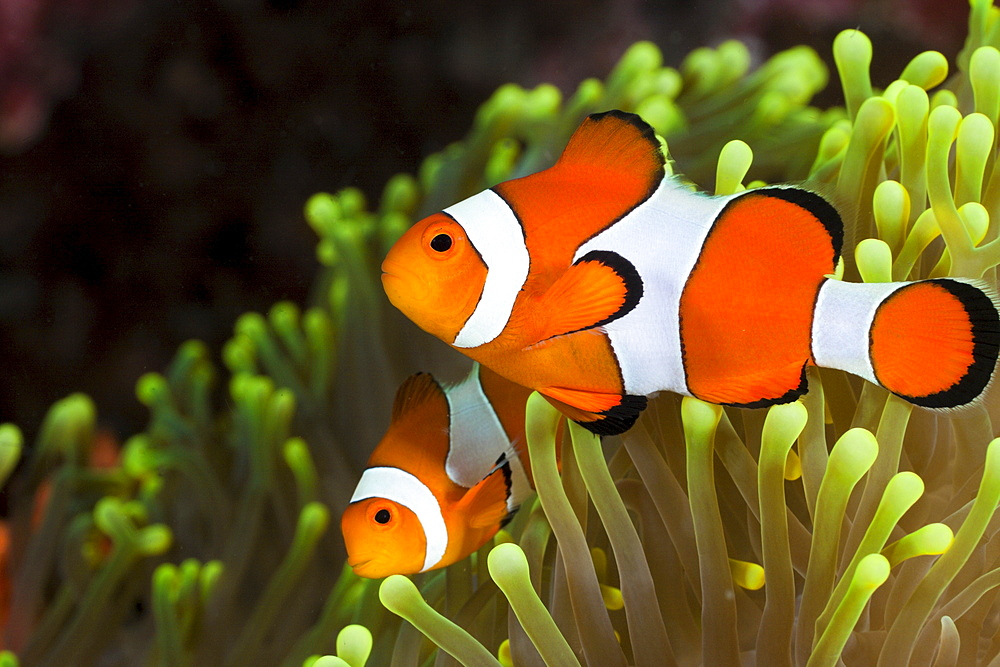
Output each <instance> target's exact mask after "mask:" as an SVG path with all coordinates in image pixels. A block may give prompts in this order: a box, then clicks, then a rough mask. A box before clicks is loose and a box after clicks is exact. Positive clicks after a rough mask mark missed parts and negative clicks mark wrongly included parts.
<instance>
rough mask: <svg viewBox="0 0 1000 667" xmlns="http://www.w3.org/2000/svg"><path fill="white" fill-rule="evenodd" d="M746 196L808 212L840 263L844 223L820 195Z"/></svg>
mask: <svg viewBox="0 0 1000 667" xmlns="http://www.w3.org/2000/svg"><path fill="white" fill-rule="evenodd" d="M746 194H748V195H749V194H759V195H765V196H767V197H774V198H775V199H783V200H785V201H787V202H790V203H792V204H795V205H796V206H799V207H801V208H804V209H805V210H807V211H809V212H810V213H811V214H812V216H813V217H814V218H816V219H817V220H819V222H820V224H822V225H823V227H825V228H826V231H827V233H828V234H829V235H830V242H831V243H832V244H833V264H834V266H836V265H837V262H838V261H840V252H841V250H842V249H843V247H844V221H843V220H842V219H841V217H840V213H838V212H837V209H836V208H834V206H833V204H831V203H830V202H828V201H827V200H826V199H824V198H823V197H822V196H821V195H818V194H816V193H815V192H812V191H810V190H803V189H802V188H793V187H767V188H757V189H756V190H747V191H746ZM792 400H794V399H792ZM786 402H789V401H786Z"/></svg>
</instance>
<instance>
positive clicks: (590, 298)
mask: <svg viewBox="0 0 1000 667" xmlns="http://www.w3.org/2000/svg"><path fill="white" fill-rule="evenodd" d="M641 298H642V278H640V276H639V273H638V272H637V271H636V269H635V267H634V266H633V265H632V263H631V262H629V261H628V260H627V259H625V258H624V257H622V256H621V255H619V254H618V253H614V252H608V251H603V250H595V251H593V252H589V253H587V254H586V255H584V256H583V257H581V258H580V259H578V260H577V261H576V262H575V263H574V264H573V265H572V266H570V267H569V269H568V270H567V271H566V272H565V273H564V274H563V275H562V276H561V277H560V278H559V279H558V280H557V281H556V282H555V283H554V284H553V285H552V286H551V287H550V288H549V289H548V291H546V293H545V296H544V298H543V299H542V303H541V305H540V308H539V312H541V313H543V314H544V317H545V323H544V325H543V327H542V331H541V332H540V336H539V341H544V340H548V339H549V338H554V337H556V336H563V335H566V334H571V333H576V332H577V331H584V330H586V329H593V328H596V327H601V326H604V325H606V324H608V323H610V322H613V321H614V320H616V319H618V318H620V317H622V316H623V315H625V314H626V313H628V312H629V311H631V310H632V309H633V308H635V306H636V304H638V303H639V299H641Z"/></svg>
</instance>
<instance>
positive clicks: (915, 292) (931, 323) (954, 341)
mask: <svg viewBox="0 0 1000 667" xmlns="http://www.w3.org/2000/svg"><path fill="white" fill-rule="evenodd" d="M984 287H985V285H982V284H971V283H969V282H965V281H961V280H953V279H948V278H941V279H933V280H923V281H919V282H914V283H910V284H907V285H904V286H902V287H900V288H899V289H897V290H895V291H894V292H892V293H891V294H889V295H888V296H886V298H885V300H884V301H882V303H881V304H880V305H879V306H878V307H877V309H876V311H875V315H874V318H873V320H872V325H871V331H870V338H869V341H870V355H871V365H872V370H873V371H874V373H875V377H876V378H877V379H878V381H879V382H880V383H881V384H882V385H883V386H884V387H885V388H886V389H888V390H889V391H891V392H893V393H894V394H896V395H898V396H900V397H901V398H904V399H906V400H908V401H910V402H912V403H915V404H916V405H921V406H924V407H927V408H955V407H961V406H963V405H967V404H969V403H972V402H974V401H975V400H976V399H978V398H979V397H980V396H981V395H982V394H983V392H984V391H985V390H986V388H987V386H988V385H989V384H990V380H991V379H992V377H993V375H994V373H995V371H996V365H997V354H998V352H1000V315H998V305H997V299H996V296H995V295H991V294H990V293H988V292H987V291H986V289H983V288H984Z"/></svg>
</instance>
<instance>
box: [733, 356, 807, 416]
mask: <svg viewBox="0 0 1000 667" xmlns="http://www.w3.org/2000/svg"><path fill="white" fill-rule="evenodd" d="M808 366H809V364H808V363H805V364H802V374H801V376H800V379H799V386H797V387H794V388H792V389H789V390H788V391H786V392H785V393H784V394H782V395H781V396H778V397H777V398H762V399H760V400H759V401H751V402H750V403H723V405H728V406H731V407H734V408H769V407H771V406H772V405H781V404H783V403H791V402H793V401H795V400H797V399H798V398H799V397H801V396H803V395H805V393H806V392H807V391H809V380H808V379H807V378H806V368H808Z"/></svg>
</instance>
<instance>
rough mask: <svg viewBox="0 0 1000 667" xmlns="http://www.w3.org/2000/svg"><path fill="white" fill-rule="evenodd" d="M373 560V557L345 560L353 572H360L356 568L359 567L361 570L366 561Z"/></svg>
mask: <svg viewBox="0 0 1000 667" xmlns="http://www.w3.org/2000/svg"><path fill="white" fill-rule="evenodd" d="M373 560H375V559H374V558H364V559H359V560H356V561H355V560H351V559H348V560H347V564H348V565H350V566H351V569H352V570H354V574H361V573H360V572H358V570H359V569H361V570H363V569H364V567H365V565H368V563H370V562H372V561H373Z"/></svg>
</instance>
